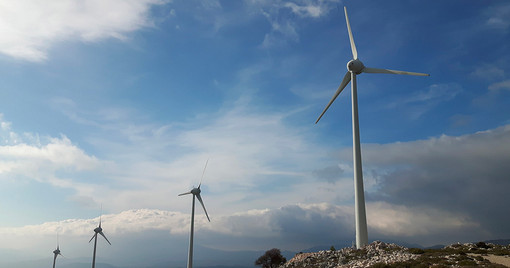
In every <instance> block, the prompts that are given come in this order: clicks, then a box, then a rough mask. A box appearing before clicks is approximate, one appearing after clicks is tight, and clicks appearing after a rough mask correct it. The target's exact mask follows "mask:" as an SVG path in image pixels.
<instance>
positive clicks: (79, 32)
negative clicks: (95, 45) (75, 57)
mask: <svg viewBox="0 0 510 268" xmlns="http://www.w3.org/2000/svg"><path fill="white" fill-rule="evenodd" d="M165 2H167V1H165V0H140V1H139V0H129V1H122V0H108V1H98V0H86V1H79V0H71V1H55V2H54V1H52V2H44V3H43V2H40V1H36V0H23V1H13V2H6V3H3V4H2V9H1V10H0V32H2V35H1V36H0V52H1V53H3V54H6V55H8V56H10V57H14V58H18V59H23V60H27V61H33V62H40V61H44V60H46V59H47V58H48V55H47V52H48V50H49V49H50V48H51V47H52V46H53V45H54V44H55V43H57V42H62V41H69V40H80V41H84V42H97V41H99V40H103V39H107V38H114V39H119V40H125V39H126V38H127V34H129V33H130V32H133V31H136V30H139V29H141V28H145V27H152V26H153V23H152V21H151V19H150V18H149V15H150V8H151V7H152V6H154V5H162V4H164V3H165Z"/></svg>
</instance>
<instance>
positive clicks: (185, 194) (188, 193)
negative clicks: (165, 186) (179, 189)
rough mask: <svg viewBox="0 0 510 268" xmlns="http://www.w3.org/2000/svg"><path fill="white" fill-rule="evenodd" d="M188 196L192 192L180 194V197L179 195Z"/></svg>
mask: <svg viewBox="0 0 510 268" xmlns="http://www.w3.org/2000/svg"><path fill="white" fill-rule="evenodd" d="M187 194H191V191H189V192H186V193H182V194H180V195H178V196H181V195H187Z"/></svg>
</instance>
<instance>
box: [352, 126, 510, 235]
mask: <svg viewBox="0 0 510 268" xmlns="http://www.w3.org/2000/svg"><path fill="white" fill-rule="evenodd" d="M509 151H510V126H508V125H507V126H502V127H499V128H496V129H492V130H488V131H481V132H477V133H474V134H468V135H463V136H458V137H454V136H446V135H442V136H440V137H437V138H430V139H427V140H419V141H412V142H398V143H391V144H367V145H364V147H363V157H364V158H363V159H364V163H365V166H366V167H367V168H368V169H375V170H377V176H378V181H379V184H378V185H377V187H376V188H375V189H373V190H372V192H371V193H369V194H368V198H369V199H370V200H372V201H384V202H387V203H390V204H394V205H405V206H407V207H409V208H416V209H420V208H423V207H427V208H435V209H440V210H442V211H445V212H448V213H452V214H454V215H455V214H457V215H461V216H462V217H464V220H462V222H464V223H470V222H473V221H474V222H478V223H479V224H480V228H479V232H480V233H484V232H489V233H490V236H493V237H506V236H508V235H510V234H509V233H508V230H507V229H505V228H506V227H505V226H506V225H505V222H508V221H509V220H510V217H509V216H508V214H506V213H501V212H502V211H504V210H505V209H506V208H505V207H506V204H507V203H508V202H510V199H509V198H508V194H507V193H506V191H507V190H506V189H508V188H509V187H510V181H509V180H508V179H507V178H508V174H509V173H510V169H509V167H510V165H509V163H510V156H509V154H508V152H509ZM342 155H343V158H345V159H347V158H348V157H349V156H350V151H347V150H346V151H345V152H343V153H342ZM484 234H486V233H484ZM476 239H484V238H483V237H477V238H476Z"/></svg>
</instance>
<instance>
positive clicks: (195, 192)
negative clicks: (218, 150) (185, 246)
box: [179, 160, 211, 268]
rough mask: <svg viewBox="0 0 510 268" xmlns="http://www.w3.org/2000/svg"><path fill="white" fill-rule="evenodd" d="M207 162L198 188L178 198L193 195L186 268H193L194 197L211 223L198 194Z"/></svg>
mask: <svg viewBox="0 0 510 268" xmlns="http://www.w3.org/2000/svg"><path fill="white" fill-rule="evenodd" d="M208 162H209V160H207V162H205V167H204V171H203V172H202V178H200V184H198V187H197V188H193V189H192V190H191V191H189V192H186V193H182V194H180V195H179V196H181V195H187V194H193V202H192V204H191V231H190V233H189V250H188V266H187V268H192V267H193V226H194V223H195V197H196V198H197V199H198V201H199V202H200V204H201V205H202V208H204V212H205V216H207V220H208V221H211V220H210V219H209V215H207V210H206V209H205V206H204V202H203V201H202V197H201V196H200V192H201V190H200V186H201V185H202V179H203V178H204V173H205V169H206V168H207V163H208Z"/></svg>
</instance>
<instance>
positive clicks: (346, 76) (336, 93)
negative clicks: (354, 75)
mask: <svg viewBox="0 0 510 268" xmlns="http://www.w3.org/2000/svg"><path fill="white" fill-rule="evenodd" d="M350 81H351V74H350V73H349V72H347V73H346V74H345V76H344V79H343V80H342V83H340V86H339V87H338V89H337V90H336V92H335V95H333V98H331V100H330V101H329V103H328V105H327V106H326V108H324V111H322V113H321V115H320V116H319V118H318V119H317V121H315V124H317V123H318V122H319V120H321V118H322V116H323V115H324V113H326V111H327V110H328V109H329V106H331V104H332V103H333V102H334V101H335V99H336V97H338V95H340V93H341V92H342V90H344V88H345V86H347V84H349V82H350Z"/></svg>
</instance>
